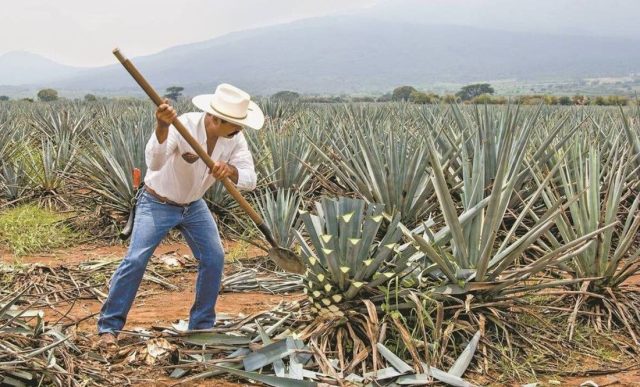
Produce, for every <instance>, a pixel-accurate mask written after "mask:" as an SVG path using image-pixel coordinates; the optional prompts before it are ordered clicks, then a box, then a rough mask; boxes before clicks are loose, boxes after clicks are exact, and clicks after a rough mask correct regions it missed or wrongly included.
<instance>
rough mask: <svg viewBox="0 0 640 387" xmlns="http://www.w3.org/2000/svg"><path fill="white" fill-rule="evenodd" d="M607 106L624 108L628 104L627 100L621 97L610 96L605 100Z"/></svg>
mask: <svg viewBox="0 0 640 387" xmlns="http://www.w3.org/2000/svg"><path fill="white" fill-rule="evenodd" d="M607 104H608V105H615V106H626V105H628V104H629V98H627V97H625V96H622V95H610V96H609V98H607Z"/></svg>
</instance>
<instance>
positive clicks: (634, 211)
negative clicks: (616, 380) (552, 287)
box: [543, 141, 640, 343]
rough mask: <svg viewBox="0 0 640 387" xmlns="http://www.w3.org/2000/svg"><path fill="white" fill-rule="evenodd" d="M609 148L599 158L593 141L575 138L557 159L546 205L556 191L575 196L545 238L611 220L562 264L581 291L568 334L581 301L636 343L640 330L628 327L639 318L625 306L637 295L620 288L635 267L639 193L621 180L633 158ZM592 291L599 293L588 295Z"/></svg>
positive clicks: (584, 231) (573, 235)
mask: <svg viewBox="0 0 640 387" xmlns="http://www.w3.org/2000/svg"><path fill="white" fill-rule="evenodd" d="M616 142H617V141H616ZM615 149H616V151H614V152H613V153H612V155H611V157H610V158H608V159H607V160H602V158H601V153H600V150H599V149H598V148H596V146H594V145H593V144H591V145H587V149H586V150H585V149H584V148H583V145H582V143H581V142H578V143H577V144H576V146H574V147H572V148H571V149H570V150H569V151H568V154H567V155H566V156H565V157H564V158H563V159H562V160H558V165H561V168H560V179H558V180H557V181H556V182H554V184H551V185H549V186H547V187H546V189H545V191H544V194H543V197H544V201H545V204H546V205H547V206H549V205H550V203H552V202H553V201H556V200H558V198H559V197H562V196H569V195H576V196H579V198H580V200H577V201H575V202H573V203H571V204H570V205H569V206H568V208H567V209H565V210H563V211H562V212H561V214H560V216H559V217H558V218H557V220H556V225H557V229H558V233H557V234H558V235H550V236H549V238H548V240H549V247H551V248H554V247H556V246H558V245H559V244H561V243H565V242H566V241H569V240H575V239H577V238H579V237H582V236H584V235H588V234H591V233H593V232H594V231H595V230H597V229H598V228H600V227H602V226H603V225H608V224H614V225H615V227H613V228H609V229H607V230H606V231H604V232H603V233H602V234H601V235H600V236H599V238H597V239H596V240H595V241H593V243H591V244H590V245H589V246H587V247H586V249H583V250H582V251H581V252H580V253H579V254H577V255H576V256H575V257H574V258H573V260H572V264H571V265H569V266H568V267H567V266H566V265H565V266H562V268H563V269H565V270H568V271H569V273H570V274H571V275H572V276H573V277H574V278H577V279H583V281H581V282H580V283H577V284H576V285H575V288H576V290H580V291H581V292H585V291H586V292H587V293H584V294H581V295H580V296H578V297H577V300H576V302H575V307H574V312H573V313H572V315H571V316H570V323H569V337H570V338H571V337H572V336H573V333H574V329H575V322H576V317H577V313H578V310H579V308H580V307H582V308H585V309H588V310H589V311H591V312H597V311H598V310H602V311H606V313H607V314H608V315H609V319H611V317H615V321H616V322H618V323H622V324H623V325H624V326H625V327H626V328H627V330H628V332H629V334H630V335H631V337H632V338H633V339H634V341H635V342H636V343H637V342H638V338H637V337H638V334H639V333H640V332H638V331H637V329H636V328H634V327H636V326H637V325H638V323H640V318H638V316H637V314H635V313H633V312H632V311H631V310H630V309H637V308H638V306H640V298H638V297H637V296H635V295H634V293H633V292H630V293H629V292H625V291H624V290H623V289H622V284H623V283H624V282H625V281H626V280H627V279H628V278H629V277H631V276H632V275H634V274H636V273H637V272H638V270H639V269H640V262H639V260H638V258H639V257H640V249H639V248H638V247H637V245H636V243H635V242H636V237H637V234H638V230H639V229H640V208H639V206H640V195H638V194H637V188H638V182H637V180H636V179H632V183H631V184H627V183H626V180H627V176H628V174H629V171H630V170H631V169H632V168H631V167H632V166H633V163H632V161H633V160H632V159H631V158H629V157H627V154H628V153H627V152H624V151H622V147H621V146H616V148H615ZM593 294H597V295H599V296H598V297H591V295H593ZM588 301H589V302H588ZM594 316H597V317H594V318H590V320H593V322H594V326H596V327H598V326H603V325H605V324H602V323H601V322H599V321H596V320H600V319H601V317H600V314H599V313H594Z"/></svg>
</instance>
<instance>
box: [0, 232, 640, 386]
mask: <svg viewBox="0 0 640 387" xmlns="http://www.w3.org/2000/svg"><path fill="white" fill-rule="evenodd" d="M223 245H224V247H225V251H226V253H227V257H234V256H236V255H238V254H240V255H242V256H244V257H247V258H250V257H255V256H261V255H264V252H263V251H262V250H260V249H258V248H256V247H253V246H247V245H239V244H238V243H236V242H229V241H225V242H223ZM171 252H175V253H176V254H179V255H191V251H190V249H189V247H188V246H187V245H186V244H185V243H181V242H170V243H163V244H162V245H160V246H159V247H158V249H157V250H156V252H155V254H156V255H162V254H167V253H171ZM125 253H126V246H101V245H79V246H74V247H71V248H67V249H61V250H57V251H55V252H52V253H49V254H40V255H34V256H25V257H21V258H20V261H21V262H22V263H42V264H46V265H54V266H55V265H63V264H75V263H80V262H82V261H87V260H92V259H98V258H105V257H112V258H118V257H123V256H124V255H125ZM0 256H1V257H2V261H4V262H7V263H9V262H13V258H12V257H11V256H10V255H9V254H7V253H4V254H3V253H2V251H0ZM236 258H237V257H236ZM195 278H196V273H193V272H191V273H189V272H185V273H184V274H181V275H179V276H177V277H172V280H171V282H172V283H174V284H177V285H179V286H180V287H181V288H182V289H183V290H182V291H170V290H166V289H162V288H153V287H152V288H149V289H141V291H139V293H138V297H137V298H136V300H135V301H134V304H133V307H132V309H131V311H130V313H129V316H128V319H127V323H126V326H125V330H132V329H133V328H136V327H141V328H145V329H148V328H150V327H152V326H170V324H171V323H174V322H177V321H178V320H180V319H186V318H188V316H189V309H190V308H191V304H192V302H193V300H194V297H195ZM630 282H633V283H640V275H637V276H635V277H633V278H632V279H631V280H630ZM142 296H143V297H142ZM301 297H302V296H301V295H300V294H293V295H271V294H265V293H260V292H249V293H222V294H221V295H220V297H219V299H218V303H217V306H216V312H217V313H218V314H223V313H224V314H229V315H238V314H244V315H249V314H252V313H256V312H260V311H264V310H269V309H271V308H272V307H274V306H276V305H277V304H278V303H280V302H281V301H283V300H284V301H290V300H295V299H300V298H301ZM100 307H101V303H100V302H98V301H96V300H78V301H77V302H75V303H73V304H71V303H67V304H65V303H61V304H58V305H57V306H56V309H47V310H45V319H46V320H47V321H49V322H56V321H57V320H61V321H62V322H66V323H69V322H73V321H77V320H82V321H81V322H80V323H79V324H78V330H79V331H83V332H86V333H89V334H95V333H96V322H97V317H98V315H97V314H98V313H99V311H100ZM145 375H146V381H142V382H139V383H138V384H137V385H139V386H169V385H172V384H174V383H175V382H176V380H175V379H170V378H168V377H167V376H166V375H165V374H163V373H162V372H161V371H157V372H154V370H149V372H147V373H146V374H145ZM586 381H593V382H594V383H595V384H596V385H598V386H640V370H638V369H635V370H630V371H625V372H618V373H613V374H609V375H600V376H580V377H569V378H557V377H548V378H547V377H541V378H540V382H541V383H540V384H538V386H540V387H541V386H554V385H562V386H580V385H581V384H582V383H584V382H586ZM558 383H559V384H558ZM182 385H190V386H201V387H205V386H206V387H210V386H211V387H212V386H219V387H238V386H251V385H252V384H248V383H244V382H237V381H231V380H227V379H222V378H212V379H207V380H203V381H199V382H193V383H191V384H182Z"/></svg>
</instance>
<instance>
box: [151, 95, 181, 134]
mask: <svg viewBox="0 0 640 387" xmlns="http://www.w3.org/2000/svg"><path fill="white" fill-rule="evenodd" d="M176 117H178V113H176V110H175V109H174V108H173V107H172V106H171V105H169V100H168V99H166V98H165V99H164V103H163V104H162V105H160V106H158V108H157V109H156V120H157V121H158V125H157V126H156V137H157V138H158V142H159V143H160V144H162V143H163V142H165V140H166V139H167V136H168V134H169V125H171V123H172V122H173V120H175V119H176Z"/></svg>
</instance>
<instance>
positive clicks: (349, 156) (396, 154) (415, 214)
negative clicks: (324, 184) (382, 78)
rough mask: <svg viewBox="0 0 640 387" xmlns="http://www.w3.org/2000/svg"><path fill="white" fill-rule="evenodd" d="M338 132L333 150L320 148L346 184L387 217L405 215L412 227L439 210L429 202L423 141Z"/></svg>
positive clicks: (384, 133)
mask: <svg viewBox="0 0 640 387" xmlns="http://www.w3.org/2000/svg"><path fill="white" fill-rule="evenodd" d="M374 125H375V124H373V125H371V126H364V127H363V129H364V130H358V129H356V130H351V129H347V128H344V127H342V128H337V131H336V136H335V138H332V141H331V147H330V148H329V149H321V148H320V147H317V149H318V151H319V152H320V154H321V155H322V156H323V158H324V159H325V161H326V162H327V163H328V164H329V165H331V168H332V169H333V172H334V173H335V175H336V176H337V177H338V178H339V179H340V182H341V183H342V184H344V185H346V186H347V187H348V188H349V189H351V190H353V191H355V192H357V193H358V194H359V195H361V196H362V197H363V198H365V199H366V200H368V201H369V202H372V203H383V204H384V205H385V211H386V212H387V213H393V212H399V213H400V214H402V219H401V221H402V222H403V223H404V224H406V225H408V226H409V227H412V226H415V225H416V223H417V222H418V221H419V220H421V219H424V218H425V216H426V214H427V213H428V212H429V211H431V210H433V209H434V206H433V202H431V201H429V200H428V199H429V198H430V197H431V196H432V195H433V193H434V191H433V185H432V184H431V181H430V180H429V171H428V170H427V168H426V165H427V158H428V154H427V153H428V152H427V148H426V146H425V144H424V141H422V139H420V138H417V137H416V136H415V135H413V134H411V133H409V131H408V130H402V131H400V133H396V132H395V131H393V130H391V128H390V127H389V128H386V129H381V128H378V127H376V126H374Z"/></svg>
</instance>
